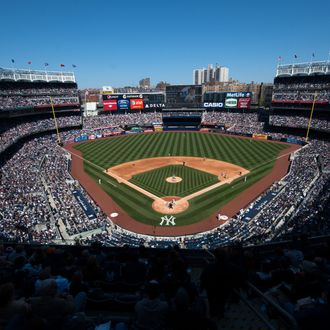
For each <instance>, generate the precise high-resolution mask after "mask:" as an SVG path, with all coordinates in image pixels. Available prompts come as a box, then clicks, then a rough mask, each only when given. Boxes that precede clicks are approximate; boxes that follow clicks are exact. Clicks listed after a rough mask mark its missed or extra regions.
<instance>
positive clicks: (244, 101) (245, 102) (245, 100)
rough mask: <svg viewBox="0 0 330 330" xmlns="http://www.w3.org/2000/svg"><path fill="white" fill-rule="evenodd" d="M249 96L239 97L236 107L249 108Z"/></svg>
mask: <svg viewBox="0 0 330 330" xmlns="http://www.w3.org/2000/svg"><path fill="white" fill-rule="evenodd" d="M250 103H251V98H250V97H241V98H239V99H238V103H237V108H238V109H248V108H250Z"/></svg>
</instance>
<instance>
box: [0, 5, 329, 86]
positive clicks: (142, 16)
mask: <svg viewBox="0 0 330 330" xmlns="http://www.w3.org/2000/svg"><path fill="white" fill-rule="evenodd" d="M329 12H330V1H327V0H314V1H310V2H302V1H297V0H291V1H290V0H286V1H284V0H277V1H265V0H264V1H259V0H257V1H242V0H238V1H222V0H218V1H217V0H203V1H200V0H199V1H194V0H191V1H186V0H181V1H179V0H177V1H174V0H166V1H161V2H159V1H158V2H157V1H147V0H139V1H131V0H128V1H118V0H117V1H113V0H108V1H95V0H94V1H91V0H89V1H85V0H76V1H72V0H66V1H64V0H57V1H49V0H44V1H40V0H30V1H15V0H12V1H5V2H2V4H1V20H0V31H1V32H0V42H1V43H0V44H1V51H0V67H10V66H11V65H12V64H11V59H12V58H13V59H15V66H16V67H17V68H27V67H28V64H27V62H28V61H32V65H31V69H43V65H44V63H45V62H47V63H49V70H59V69H60V68H59V64H61V63H63V64H65V65H66V69H68V68H70V69H71V68H72V67H71V65H72V64H75V65H77V68H76V69H75V72H76V75H77V80H78V84H79V87H81V88H84V87H101V86H103V85H111V86H117V87H119V86H126V85H137V84H138V81H139V80H140V79H141V78H143V77H150V78H151V82H152V84H156V83H157V82H158V81H160V80H165V81H168V82H169V83H172V84H176V83H191V82H192V70H193V69H195V68H200V67H203V66H204V67H205V66H207V64H208V63H213V64H215V63H219V64H220V65H223V66H227V67H229V73H230V76H231V77H232V78H234V79H238V80H239V81H242V82H250V81H257V82H271V81H272V80H273V77H274V73H275V69H276V64H277V58H278V56H282V57H283V63H287V62H292V61H293V58H294V55H295V54H296V55H297V56H298V61H309V60H310V58H311V54H312V53H315V60H327V59H328V54H329V51H330V19H329Z"/></svg>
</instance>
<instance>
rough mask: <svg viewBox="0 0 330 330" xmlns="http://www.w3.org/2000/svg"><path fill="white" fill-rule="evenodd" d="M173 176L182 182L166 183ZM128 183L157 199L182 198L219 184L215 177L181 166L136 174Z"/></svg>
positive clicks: (165, 167) (171, 166)
mask: <svg viewBox="0 0 330 330" xmlns="http://www.w3.org/2000/svg"><path fill="white" fill-rule="evenodd" d="M173 175H175V176H178V177H180V178H182V181H181V182H178V183H170V182H166V178H168V177H171V176H173ZM129 181H130V182H132V183H134V184H136V185H138V186H140V187H141V188H143V189H145V190H147V191H149V192H151V193H152V194H154V195H156V196H158V197H164V196H179V197H184V196H188V195H190V194H192V193H194V192H196V191H199V190H201V189H203V188H206V187H209V186H211V185H212V184H215V183H217V182H219V180H218V177H217V176H216V175H213V174H210V173H206V172H202V171H199V170H196V169H193V168H190V167H188V166H182V165H169V166H164V167H161V168H158V169H155V170H151V171H147V172H144V173H141V174H137V175H134V176H133V177H132V179H130V180H129Z"/></svg>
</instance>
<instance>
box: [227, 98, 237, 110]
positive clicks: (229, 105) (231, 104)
mask: <svg viewBox="0 0 330 330" xmlns="http://www.w3.org/2000/svg"><path fill="white" fill-rule="evenodd" d="M225 108H237V99H236V98H233V97H230V98H226V100H225Z"/></svg>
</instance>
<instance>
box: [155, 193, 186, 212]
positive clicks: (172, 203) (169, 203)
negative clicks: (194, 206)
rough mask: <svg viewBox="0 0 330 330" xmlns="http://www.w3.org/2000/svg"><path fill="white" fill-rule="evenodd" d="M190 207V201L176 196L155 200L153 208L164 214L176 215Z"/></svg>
mask: <svg viewBox="0 0 330 330" xmlns="http://www.w3.org/2000/svg"><path fill="white" fill-rule="evenodd" d="M188 207H189V203H188V201H186V200H185V199H184V198H181V197H176V196H166V197H162V198H159V199H157V200H155V201H154V202H153V203H152V208H153V209H154V210H155V211H157V212H159V213H163V214H176V213H181V212H184V211H185V210H186V209H187V208H188Z"/></svg>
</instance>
